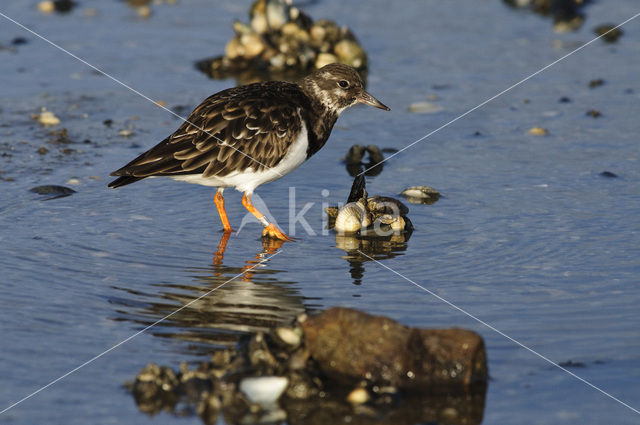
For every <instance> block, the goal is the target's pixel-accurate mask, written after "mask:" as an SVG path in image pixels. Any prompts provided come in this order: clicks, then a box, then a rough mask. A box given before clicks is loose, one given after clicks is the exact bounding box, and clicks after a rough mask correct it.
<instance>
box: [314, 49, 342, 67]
mask: <svg viewBox="0 0 640 425" xmlns="http://www.w3.org/2000/svg"><path fill="white" fill-rule="evenodd" d="M336 62H338V58H337V57H336V56H335V55H332V54H331V53H319V54H318V56H317V57H316V68H317V69H320V68H322V67H323V66H325V65H329V64H330V63H336Z"/></svg>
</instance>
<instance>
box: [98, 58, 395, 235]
mask: <svg viewBox="0 0 640 425" xmlns="http://www.w3.org/2000/svg"><path fill="white" fill-rule="evenodd" d="M356 103H364V104H366V105H371V106H375V107H376V108H380V109H384V110H387V111H388V110H389V108H388V107H386V106H385V105H383V104H382V103H381V102H380V101H379V100H377V99H376V98H374V97H373V96H371V95H370V94H369V93H367V92H366V91H365V90H364V87H363V83H362V79H361V78H360V76H359V75H358V73H357V72H356V70H355V69H353V68H351V67H350V66H347V65H342V64H337V63H334V64H330V65H327V66H324V67H322V68H320V69H318V70H316V71H314V72H313V73H311V74H310V75H308V76H307V77H305V78H303V79H302V80H300V81H299V82H298V83H289V82H284V81H270V82H264V83H254V84H249V85H245V86H240V87H235V88H231V89H227V90H223V91H221V92H219V93H216V94H214V95H212V96H210V97H208V98H207V99H205V100H204V101H203V102H202V103H201V104H200V105H199V106H198V107H197V108H196V109H195V110H194V111H193V112H192V113H191V114H190V115H189V117H188V118H187V120H186V121H185V123H184V124H182V125H181V126H180V128H178V130H176V132H175V133H173V134H172V135H170V136H169V137H167V138H166V139H164V140H163V141H162V142H160V143H159V144H157V145H156V146H154V147H153V148H151V149H149V150H148V151H147V152H145V153H143V154H142V155H140V156H139V157H137V158H136V159H134V160H133V161H131V162H130V163H128V164H127V165H125V166H124V167H122V168H120V169H119V170H116V171H114V172H113V173H111V175H112V176H119V177H118V178H117V179H116V180H114V181H112V182H111V183H109V187H113V188H116V187H120V186H124V185H127V184H129V183H133V182H136V181H138V180H142V179H144V178H146V177H155V176H168V177H171V178H173V179H174V180H180V181H184V182H188V183H197V184H202V185H205V186H213V187H217V192H216V194H215V197H214V201H215V204H216V207H217V209H218V213H219V214H220V219H221V220H222V226H223V227H224V230H225V231H231V226H230V225H229V219H228V218H227V213H226V211H225V209H224V198H223V197H222V193H223V190H224V188H226V187H234V188H236V189H237V190H239V191H241V192H244V195H243V196H242V204H243V205H244V206H245V208H246V209H247V210H249V212H251V214H253V215H254V216H255V217H256V218H257V219H258V220H260V222H261V223H262V224H263V225H264V226H265V228H264V231H263V232H262V235H263V236H269V237H274V238H278V239H282V240H291V238H290V237H289V236H287V235H286V234H285V233H283V232H282V231H281V230H280V229H278V228H277V227H276V226H275V225H274V224H273V223H269V221H268V220H267V219H266V218H265V216H264V215H263V214H262V213H261V212H260V211H258V210H257V209H256V208H255V207H254V206H253V204H252V203H251V194H252V193H253V191H254V190H255V188H256V187H258V186H260V185H261V184H263V183H267V182H270V181H273V180H276V179H278V178H280V177H283V176H284V175H285V174H287V173H290V172H291V171H293V170H294V169H296V168H297V167H298V166H300V165H301V164H302V163H303V162H304V161H306V160H307V159H309V158H310V157H311V155H313V154H314V153H316V152H317V151H318V150H319V149H320V148H322V146H324V144H325V143H326V142H327V139H328V138H329V135H330V134H331V129H332V128H333V125H334V124H335V122H336V120H337V119H338V116H339V115H340V114H341V113H342V111H344V110H345V109H346V108H348V107H350V106H353V105H354V104H356Z"/></svg>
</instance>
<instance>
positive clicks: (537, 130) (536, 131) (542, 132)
mask: <svg viewBox="0 0 640 425" xmlns="http://www.w3.org/2000/svg"><path fill="white" fill-rule="evenodd" d="M529 134H531V135H533V136H546V135H547V134H549V130H547V129H546V128H544V127H532V128H530V129H529Z"/></svg>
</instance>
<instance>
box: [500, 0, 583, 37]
mask: <svg viewBox="0 0 640 425" xmlns="http://www.w3.org/2000/svg"><path fill="white" fill-rule="evenodd" d="M503 1H504V3H505V4H507V5H509V6H511V7H515V8H529V9H531V10H532V11H533V12H535V13H538V14H540V15H544V16H553V21H554V24H553V29H554V31H555V32H568V31H575V30H577V29H578V28H580V27H581V26H582V23H583V22H584V16H583V15H582V14H581V13H580V10H581V8H582V7H583V6H585V5H586V4H587V3H589V1H590V0H503Z"/></svg>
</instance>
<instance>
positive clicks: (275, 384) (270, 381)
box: [240, 376, 289, 405]
mask: <svg viewBox="0 0 640 425" xmlns="http://www.w3.org/2000/svg"><path fill="white" fill-rule="evenodd" d="M287 385H289V379H287V378H285V377H283V376H260V377H256V378H244V379H243V380H242V381H240V391H242V393H243V394H244V395H245V396H247V398H248V399H249V401H250V402H252V403H257V404H260V405H270V404H273V403H275V402H276V400H278V399H279V398H280V396H281V395H282V393H283V392H284V390H285V389H286V388H287Z"/></svg>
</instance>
